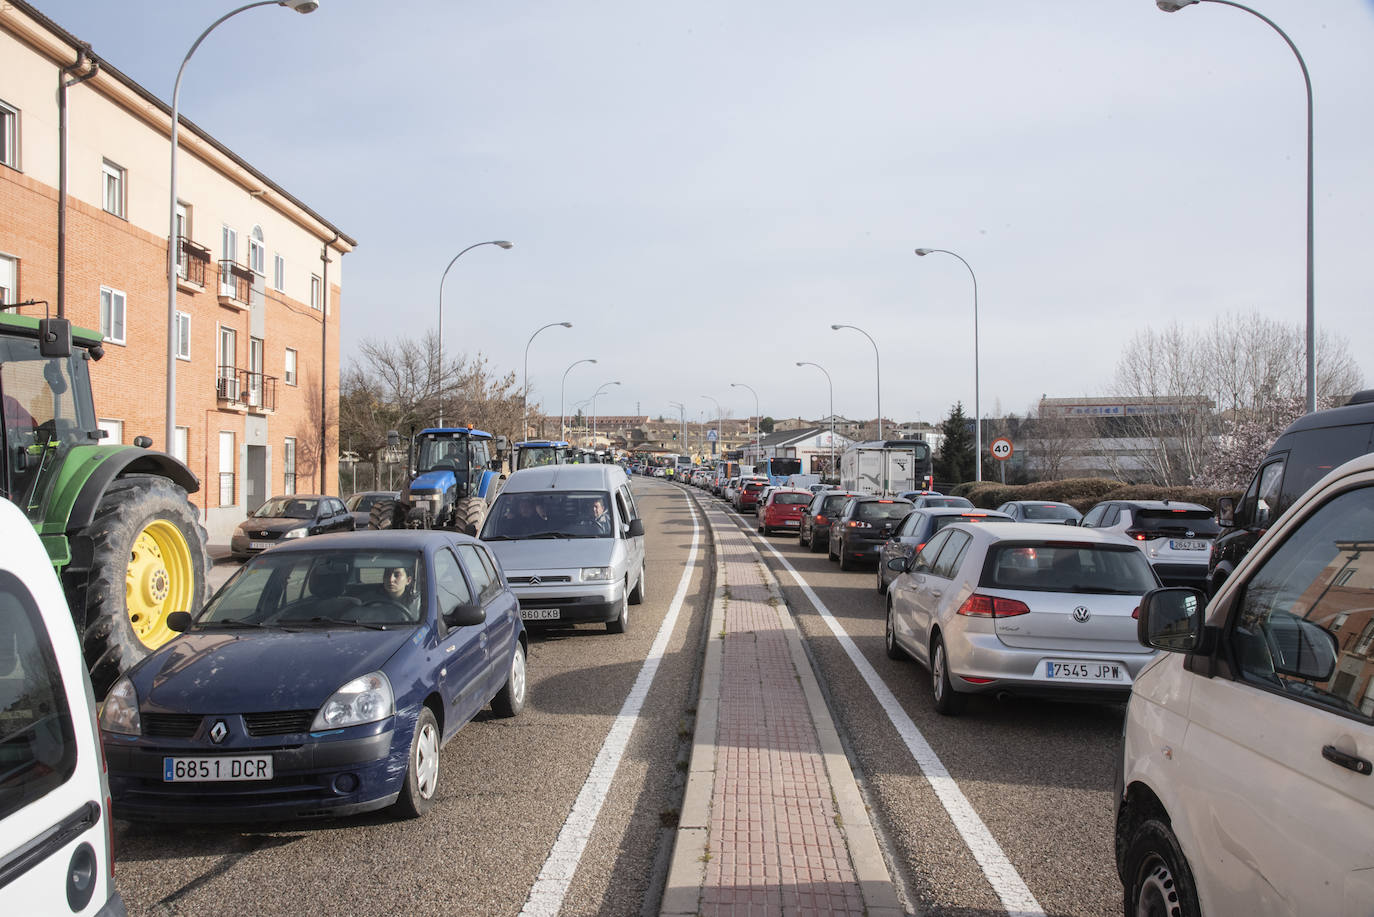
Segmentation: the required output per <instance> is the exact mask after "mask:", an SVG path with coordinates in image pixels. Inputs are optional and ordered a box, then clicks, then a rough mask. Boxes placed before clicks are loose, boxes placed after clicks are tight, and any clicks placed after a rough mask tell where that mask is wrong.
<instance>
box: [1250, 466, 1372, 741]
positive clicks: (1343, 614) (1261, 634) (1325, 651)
mask: <svg viewBox="0 0 1374 917" xmlns="http://www.w3.org/2000/svg"><path fill="white" fill-rule="evenodd" d="M1371 531H1374V486H1365V487H1361V488H1358V489H1355V490H1349V491H1346V492H1344V493H1341V494H1338V495H1336V496H1334V497H1332V498H1331V499H1330V500H1328V501H1327V502H1326V503H1325V504H1323V505H1322V506H1321V507H1320V508H1319V509H1317V510H1316V511H1315V512H1314V513H1312V514H1311V515H1310V516H1308V517H1307V518H1306V519H1305V520H1304V521H1303V522H1302V524H1301V526H1300V527H1299V528H1298V529H1297V530H1295V531H1293V532H1292V534H1291V535H1289V536H1288V538H1287V539H1286V540H1285V541H1284V542H1283V544H1282V545H1280V546H1279V548H1278V549H1277V550H1276V551H1275V552H1274V553H1273V554H1271V555H1270V556H1269V557H1268V558H1267V559H1266V560H1265V561H1264V563H1263V565H1262V566H1260V567H1258V568H1257V569H1256V570H1255V571H1254V573H1253V575H1251V576H1250V578H1249V580H1248V581H1247V582H1246V583H1245V591H1244V593H1243V594H1242V596H1241V598H1240V599H1239V603H1238V607H1237V610H1236V612H1235V614H1234V615H1233V616H1232V624H1231V630H1230V638H1231V644H1232V647H1233V649H1234V652H1235V659H1236V662H1237V663H1238V665H1239V667H1240V671H1241V677H1242V678H1244V680H1245V681H1247V682H1249V683H1250V684H1254V685H1257V686H1259V687H1261V688H1265V689H1267V690H1270V691H1275V692H1278V693H1281V694H1285V695H1287V696H1288V697H1291V698H1293V699H1295V700H1298V701H1301V702H1304V703H1310V704H1315V705H1317V706H1320V707H1323V708H1325V709H1328V710H1331V711H1333V712H1335V713H1339V714H1342V715H1344V716H1348V717H1351V718H1352V719H1356V720H1361V721H1363V722H1366V723H1374V694H1371V692H1370V690H1369V683H1370V681H1371V679H1374V659H1372V658H1371V652H1370V650H1371V643H1374V640H1371V639H1370V635H1371V634H1374V626H1371V625H1372V624H1374V542H1371V541H1370V538H1369V533H1370V532H1371ZM1366 555H1368V556H1366Z"/></svg>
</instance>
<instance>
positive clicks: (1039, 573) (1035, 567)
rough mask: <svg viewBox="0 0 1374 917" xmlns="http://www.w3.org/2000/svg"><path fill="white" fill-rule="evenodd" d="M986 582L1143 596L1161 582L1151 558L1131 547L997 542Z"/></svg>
mask: <svg viewBox="0 0 1374 917" xmlns="http://www.w3.org/2000/svg"><path fill="white" fill-rule="evenodd" d="M981 584H982V585H983V586H987V587H990V588H994V589H1028V590H1031V591H1034V592H1087V593H1100V594H1104V595H1143V594H1144V593H1146V592H1148V591H1149V590H1151V589H1153V588H1155V586H1156V585H1158V583H1157V581H1156V579H1155V574H1154V571H1153V570H1152V569H1151V567H1150V563H1149V561H1147V560H1146V559H1145V555H1144V554H1143V553H1142V552H1141V551H1140V549H1139V548H1133V547H1130V546H1129V545H1102V544H1085V543H1081V542H1072V543H1070V542H1035V543H1026V542H1017V543H1008V544H999V545H994V546H993V547H992V549H991V550H989V551H988V556H987V560H986V561H985V562H984V564H983V575H982V582H981Z"/></svg>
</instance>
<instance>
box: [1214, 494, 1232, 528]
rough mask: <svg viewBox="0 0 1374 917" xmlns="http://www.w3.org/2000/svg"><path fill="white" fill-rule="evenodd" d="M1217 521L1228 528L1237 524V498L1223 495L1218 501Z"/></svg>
mask: <svg viewBox="0 0 1374 917" xmlns="http://www.w3.org/2000/svg"><path fill="white" fill-rule="evenodd" d="M1217 522H1218V523H1219V524H1221V525H1224V526H1227V527H1228V528H1229V527H1230V526H1233V525H1235V524H1236V501H1235V500H1233V499H1231V498H1230V497H1222V498H1221V499H1220V500H1218V501H1217Z"/></svg>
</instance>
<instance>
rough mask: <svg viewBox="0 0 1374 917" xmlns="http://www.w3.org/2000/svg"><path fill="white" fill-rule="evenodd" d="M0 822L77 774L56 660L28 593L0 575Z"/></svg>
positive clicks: (13, 578)
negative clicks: (0, 768)
mask: <svg viewBox="0 0 1374 917" xmlns="http://www.w3.org/2000/svg"><path fill="white" fill-rule="evenodd" d="M0 672H3V673H4V674H0V761H3V768H4V778H3V780H0V819H3V818H7V817H8V816H9V815H11V814H12V813H14V812H17V811H18V810H19V809H21V808H23V807H24V806H26V805H28V804H29V803H31V802H33V801H34V800H36V799H40V798H42V797H43V796H44V795H46V794H47V793H48V792H49V791H51V790H52V789H54V788H55V787H59V786H61V785H62V784H63V783H66V782H67V780H68V779H69V778H70V777H71V775H72V773H73V771H75V770H76V733H75V732H74V731H73V728H72V714H71V709H70V708H69V707H68V706H67V691H66V688H65V687H64V686H63V683H62V672H61V670H60V669H59V668H58V667H57V656H56V655H55V654H54V653H53V648H52V644H51V643H50V642H49V640H48V631H47V628H46V627H44V625H43V616H42V615H41V614H40V613H39V610H38V605H37V603H36V602H34V600H33V595H32V594H31V593H30V592H29V590H28V588H27V587H26V586H25V585H24V584H23V583H22V582H21V581H20V580H19V578H18V577H16V576H14V574H12V573H9V572H8V571H4V572H0Z"/></svg>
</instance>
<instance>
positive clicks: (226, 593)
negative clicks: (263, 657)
mask: <svg viewBox="0 0 1374 917" xmlns="http://www.w3.org/2000/svg"><path fill="white" fill-rule="evenodd" d="M423 583H424V564H423V558H422V557H421V556H420V555H419V554H418V553H417V552H414V551H377V550H350V551H337V550H336V551H311V552H303V551H286V552H275V553H274V552H269V553H266V554H261V555H259V556H258V557H255V558H253V559H252V560H250V561H249V562H248V563H246V564H245V565H244V566H243V568H242V569H241V570H240V571H239V572H238V573H237V574H235V575H234V577H233V578H232V579H230V580H229V582H227V583H225V585H224V588H223V589H221V590H220V591H219V592H217V593H216V594H215V597H214V598H212V599H211V600H210V602H209V604H207V605H206V606H205V610H204V611H202V612H201V614H200V616H199V617H198V618H197V619H196V622H195V624H194V625H193V626H194V627H196V628H199V629H214V628H217V627H238V626H250V627H251V626H261V627H286V628H292V627H296V626H301V627H332V626H360V625H361V626H364V627H385V626H387V625H395V626H401V625H408V624H417V623H419V622H420V620H421V615H422V608H423V596H424V594H425V589H424V588H423Z"/></svg>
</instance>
